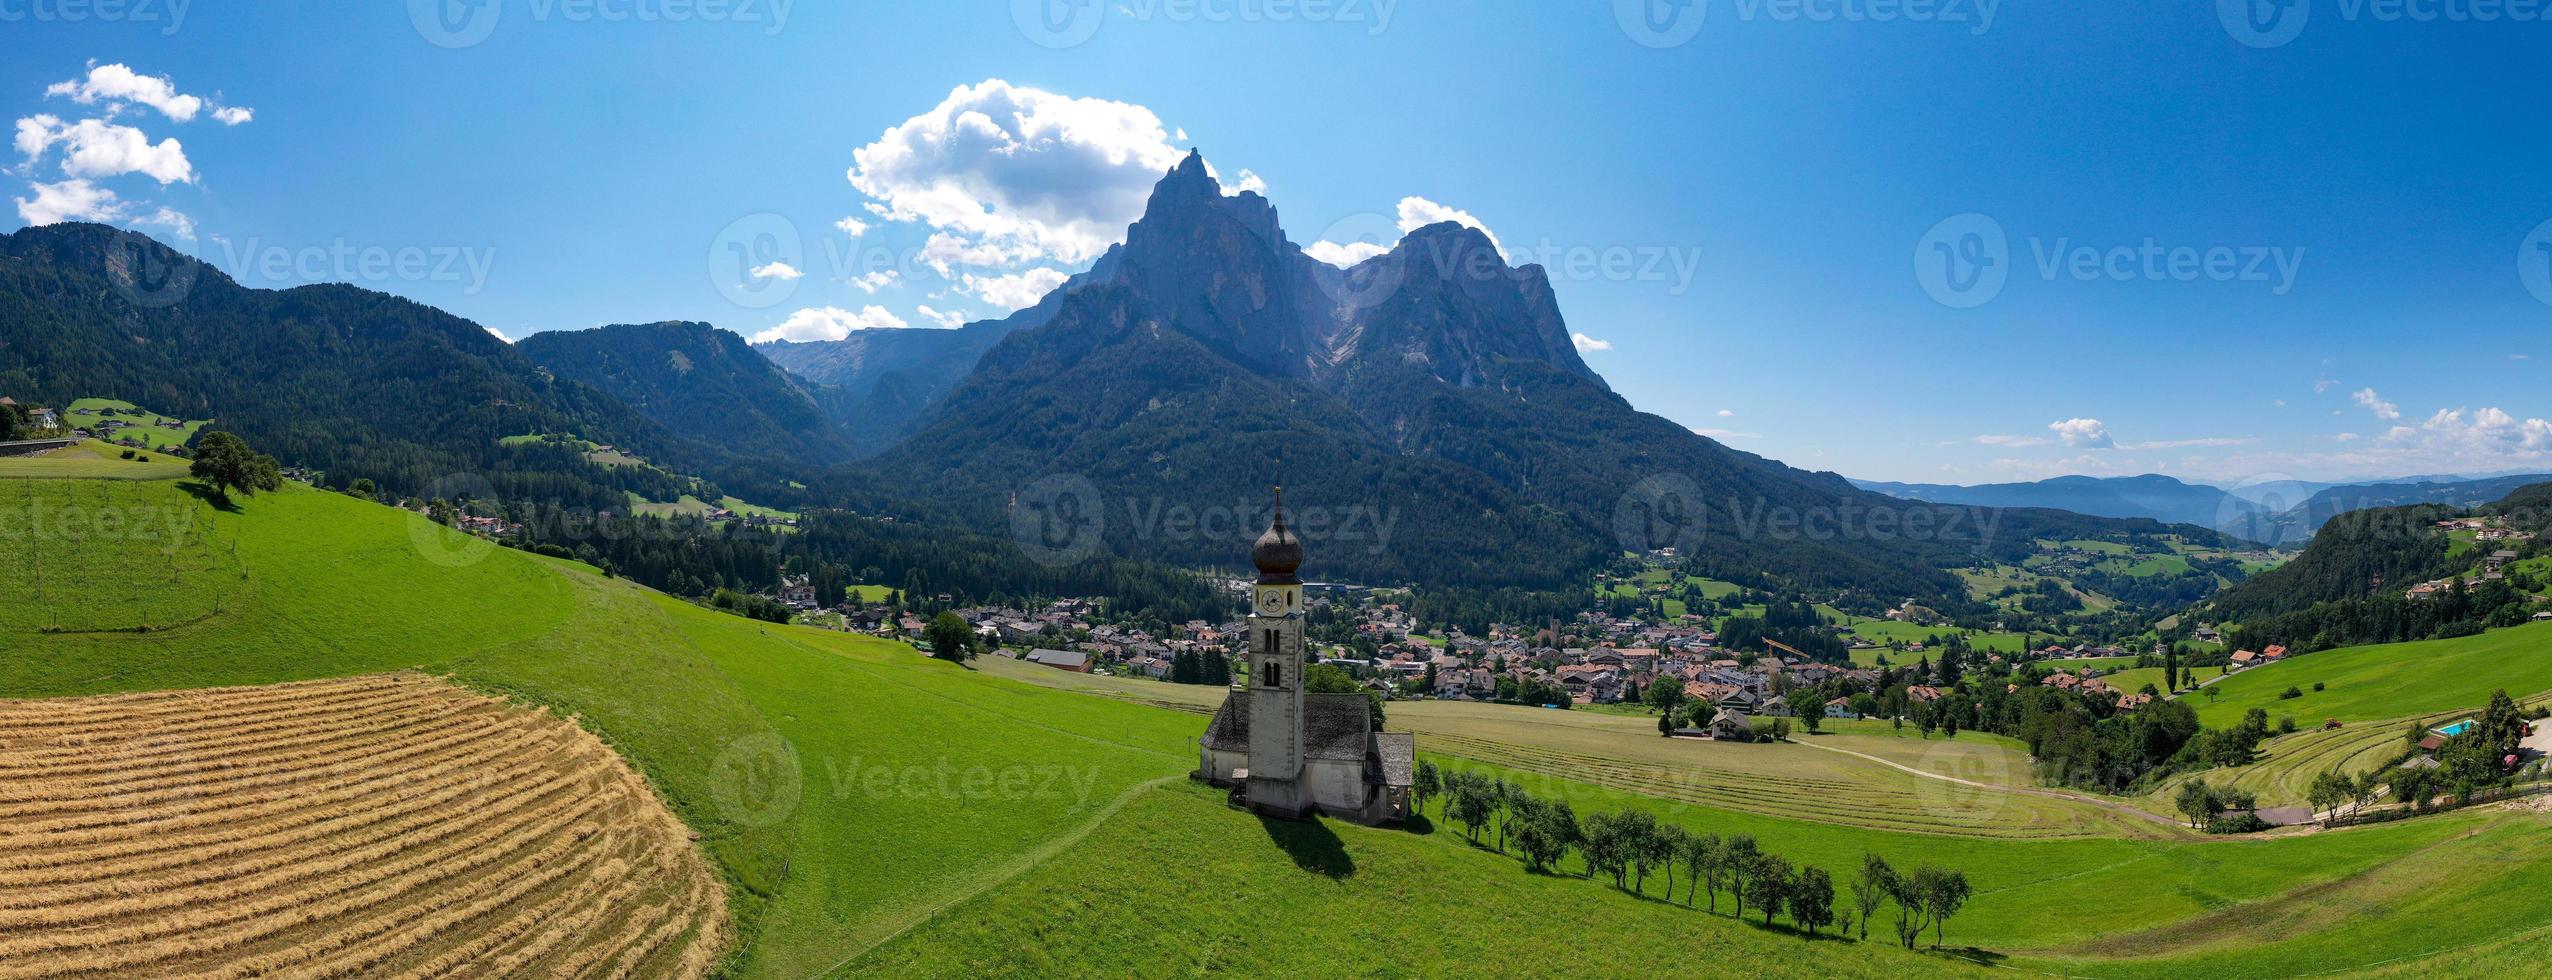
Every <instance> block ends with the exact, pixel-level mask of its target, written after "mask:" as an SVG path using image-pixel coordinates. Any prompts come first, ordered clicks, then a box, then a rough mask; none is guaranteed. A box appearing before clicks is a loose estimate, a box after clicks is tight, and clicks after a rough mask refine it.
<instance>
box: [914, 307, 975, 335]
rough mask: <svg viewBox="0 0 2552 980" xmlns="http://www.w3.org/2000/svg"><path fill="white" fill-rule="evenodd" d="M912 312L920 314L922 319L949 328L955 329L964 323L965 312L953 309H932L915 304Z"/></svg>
mask: <svg viewBox="0 0 2552 980" xmlns="http://www.w3.org/2000/svg"><path fill="white" fill-rule="evenodd" d="M913 312H916V313H919V314H921V315H922V319H924V320H928V321H930V322H932V323H936V324H939V325H940V326H943V327H947V328H948V329H950V330H955V329H957V328H958V327H962V326H965V325H966V314H964V313H960V312H957V311H955V310H934V309H931V308H930V307H927V306H916V307H914V308H913Z"/></svg>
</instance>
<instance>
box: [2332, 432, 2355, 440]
mask: <svg viewBox="0 0 2552 980" xmlns="http://www.w3.org/2000/svg"><path fill="white" fill-rule="evenodd" d="M2331 438H2333V439H2337V440H2339V441H2341V442H2356V441H2357V433H2354V432H2342V433H2340V434H2338V435H2335V436H2332V437H2331Z"/></svg>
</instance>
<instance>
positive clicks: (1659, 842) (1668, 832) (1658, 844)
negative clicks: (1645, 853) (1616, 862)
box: [1650, 823, 1692, 902]
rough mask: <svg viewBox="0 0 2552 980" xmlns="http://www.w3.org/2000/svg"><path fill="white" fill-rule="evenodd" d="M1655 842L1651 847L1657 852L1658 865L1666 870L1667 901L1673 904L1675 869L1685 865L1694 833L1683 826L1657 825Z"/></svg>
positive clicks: (1671, 824)
mask: <svg viewBox="0 0 2552 980" xmlns="http://www.w3.org/2000/svg"><path fill="white" fill-rule="evenodd" d="M1654 841H1655V842H1654V843H1653V844H1651V845H1650V846H1651V849H1652V850H1654V851H1656V858H1657V864H1658V865H1659V866H1661V867H1663V868H1665V869H1666V900H1667V901H1669V902H1672V901H1674V900H1675V869H1676V868H1678V867H1681V866H1682V865H1683V863H1684V852H1685V851H1687V850H1690V849H1691V847H1692V832H1691V831H1688V830H1685V829H1684V827H1683V825H1682V824H1673V823H1662V824H1658V825H1657V833H1656V835H1655V838H1654Z"/></svg>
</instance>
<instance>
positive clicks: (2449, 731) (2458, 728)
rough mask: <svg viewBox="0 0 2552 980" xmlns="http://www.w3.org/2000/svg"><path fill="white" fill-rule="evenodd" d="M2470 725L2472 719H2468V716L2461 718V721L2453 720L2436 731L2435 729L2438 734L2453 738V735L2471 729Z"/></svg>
mask: <svg viewBox="0 0 2552 980" xmlns="http://www.w3.org/2000/svg"><path fill="white" fill-rule="evenodd" d="M2472 725H2473V721H2472V719H2470V718H2466V719H2464V720H2462V721H2458V722H2455V723H2454V724H2451V725H2447V726H2446V727H2444V728H2440V729H2437V730H2436V731H2437V734H2439V735H2443V736H2445V737H2447V738H2453V737H2455V736H2457V735H2461V734H2463V733H2465V732H2468V731H2471V730H2472Z"/></svg>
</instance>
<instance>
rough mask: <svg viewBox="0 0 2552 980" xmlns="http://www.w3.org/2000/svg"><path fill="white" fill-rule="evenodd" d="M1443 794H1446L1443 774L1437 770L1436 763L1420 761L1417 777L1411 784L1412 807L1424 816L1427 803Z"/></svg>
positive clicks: (1410, 797)
mask: <svg viewBox="0 0 2552 980" xmlns="http://www.w3.org/2000/svg"><path fill="white" fill-rule="evenodd" d="M1442 792H1444V775H1443V773H1441V772H1438V771H1437V770H1436V764H1435V763H1432V762H1428V761H1426V760H1424V759H1421V760H1418V771H1417V775H1416V776H1415V777H1413V778H1412V779H1411V781H1410V783H1409V802H1410V805H1412V806H1415V807H1417V809H1418V812H1419V813H1421V814H1423V813H1425V812H1427V801H1428V800H1429V799H1432V798H1434V797H1435V796H1436V795H1437V794H1439V793H1442Z"/></svg>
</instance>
